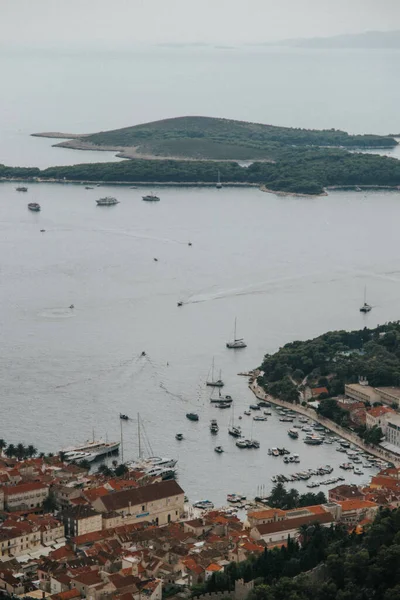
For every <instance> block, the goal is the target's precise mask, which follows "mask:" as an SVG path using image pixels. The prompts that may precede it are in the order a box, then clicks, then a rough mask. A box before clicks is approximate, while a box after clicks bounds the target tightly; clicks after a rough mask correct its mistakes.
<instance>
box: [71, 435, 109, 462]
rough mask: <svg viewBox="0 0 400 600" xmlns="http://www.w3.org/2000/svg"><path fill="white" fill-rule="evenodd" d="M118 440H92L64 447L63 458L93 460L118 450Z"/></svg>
mask: <svg viewBox="0 0 400 600" xmlns="http://www.w3.org/2000/svg"><path fill="white" fill-rule="evenodd" d="M119 445H120V442H104V441H102V440H100V441H99V440H93V441H92V442H86V444H82V445H80V446H75V447H70V448H66V449H65V450H64V451H63V455H64V460H65V461H66V462H72V461H74V460H75V461H76V460H87V461H89V462H93V461H94V460H96V459H97V458H100V457H101V456H107V454H113V453H115V452H118V450H119Z"/></svg>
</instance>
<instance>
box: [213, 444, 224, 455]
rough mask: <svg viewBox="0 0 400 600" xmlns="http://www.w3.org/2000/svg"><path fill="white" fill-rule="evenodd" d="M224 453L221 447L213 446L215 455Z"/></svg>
mask: <svg viewBox="0 0 400 600" xmlns="http://www.w3.org/2000/svg"><path fill="white" fill-rule="evenodd" d="M223 451H224V449H223V447H222V446H215V448H214V452H216V453H217V454H222V453H223Z"/></svg>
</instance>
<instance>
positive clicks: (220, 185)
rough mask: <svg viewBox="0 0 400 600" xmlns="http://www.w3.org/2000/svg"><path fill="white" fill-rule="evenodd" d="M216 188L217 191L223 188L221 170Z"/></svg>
mask: <svg viewBox="0 0 400 600" xmlns="http://www.w3.org/2000/svg"><path fill="white" fill-rule="evenodd" d="M215 187H216V188H217V190H220V189H221V188H222V183H221V174H220V172H219V169H218V180H217V184H216V186H215Z"/></svg>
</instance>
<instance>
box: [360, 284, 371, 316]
mask: <svg viewBox="0 0 400 600" xmlns="http://www.w3.org/2000/svg"><path fill="white" fill-rule="evenodd" d="M370 310H372V306H370V305H369V304H368V303H367V286H365V287H364V304H363V305H362V307H361V308H360V312H362V313H368V312H369V311H370Z"/></svg>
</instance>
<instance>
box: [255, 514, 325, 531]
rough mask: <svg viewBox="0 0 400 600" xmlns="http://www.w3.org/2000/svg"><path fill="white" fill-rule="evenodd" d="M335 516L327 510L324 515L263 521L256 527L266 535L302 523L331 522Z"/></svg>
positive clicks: (296, 526) (295, 526)
mask: <svg viewBox="0 0 400 600" xmlns="http://www.w3.org/2000/svg"><path fill="white" fill-rule="evenodd" d="M332 521H333V517H332V515H331V514H330V513H328V512H326V513H325V514H323V515H317V516H314V515H313V516H312V517H311V516H306V517H298V518H294V519H285V520H283V521H277V522H272V523H263V524H262V525H257V526H256V529H257V530H258V532H259V533H260V535H266V534H268V533H278V532H280V531H288V530H291V529H298V528H299V527H301V525H311V524H312V523H331V522H332Z"/></svg>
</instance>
